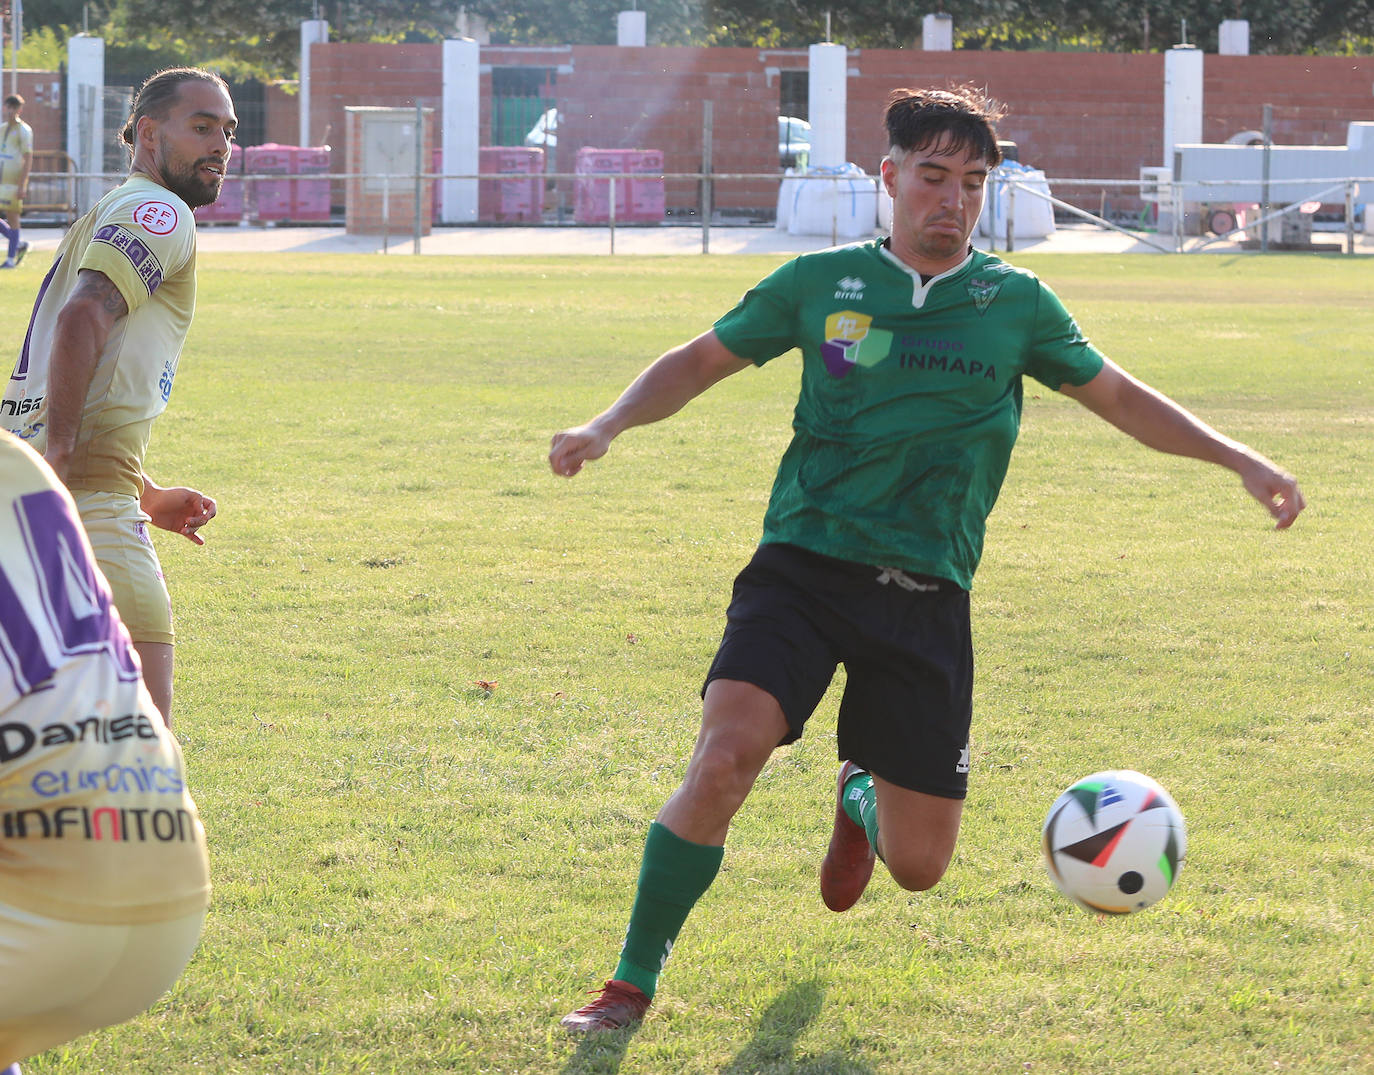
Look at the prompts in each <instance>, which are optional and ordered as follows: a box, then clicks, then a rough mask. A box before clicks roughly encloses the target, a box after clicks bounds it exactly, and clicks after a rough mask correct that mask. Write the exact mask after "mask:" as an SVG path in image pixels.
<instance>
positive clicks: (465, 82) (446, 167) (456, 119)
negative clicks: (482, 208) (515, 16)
mask: <svg viewBox="0 0 1374 1075" xmlns="http://www.w3.org/2000/svg"><path fill="white" fill-rule="evenodd" d="M443 56H444V97H443V100H444V129H443V133H442V134H441V135H440V140H439V144H440V145H441V146H442V147H443V151H442V156H441V162H442V165H443V174H444V175H476V174H477V172H478V167H479V163H480V154H479V153H478V147H479V144H480V142H479V137H480V136H479V131H478V125H479V123H480V119H481V115H482V110H481V98H480V92H481V64H482V47H481V46H480V45H479V44H478V43H477V42H476V41H474V40H472V39H471V38H463V39H461V40H449V41H445V42H444V53H443ZM442 183H443V187H442V192H443V196H442V202H443V205H442V208H441V210H440V221H441V223H444V224H472V223H475V222H476V220H477V180H476V179H445V180H442Z"/></svg>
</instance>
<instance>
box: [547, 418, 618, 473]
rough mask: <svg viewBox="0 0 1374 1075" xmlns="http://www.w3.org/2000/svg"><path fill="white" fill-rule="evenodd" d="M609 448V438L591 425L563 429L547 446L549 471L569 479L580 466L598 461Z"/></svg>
mask: <svg viewBox="0 0 1374 1075" xmlns="http://www.w3.org/2000/svg"><path fill="white" fill-rule="evenodd" d="M610 447H611V438H610V437H608V436H606V435H605V434H603V433H600V432H598V431H597V430H596V429H595V428H594V427H593V426H592V425H585V426H578V427H577V428H576V429H565V430H564V431H563V432H562V433H555V434H554V435H553V442H552V443H551V444H550V445H549V469H550V470H552V471H553V472H554V473H555V474H559V475H562V476H563V477H565V478H571V477H572V476H573V475H574V474H576V473H577V472H578V471H579V470H581V469H582V464H583V463H586V462H588V461H589V460H592V459H600V458H601V457H602V456H603V455H605V454H606V452H607V451H608V450H609V449H610Z"/></svg>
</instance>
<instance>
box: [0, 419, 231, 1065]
mask: <svg viewBox="0 0 1374 1075" xmlns="http://www.w3.org/2000/svg"><path fill="white" fill-rule="evenodd" d="M0 657H3V660H0V1065H10V1066H9V1067H8V1068H4V1069H3V1070H0V1075H17V1073H18V1071H19V1065H18V1061H20V1060H22V1059H23V1058H24V1057H27V1056H32V1055H34V1054H35V1053H40V1052H43V1051H45V1050H47V1049H51V1048H53V1047H54V1046H57V1045H61V1044H62V1043H64V1042H67V1041H70V1040H71V1039H73V1038H75V1037H77V1036H78V1035H81V1034H85V1033H86V1032H88V1031H91V1030H95V1029H97V1028H99V1027H102V1026H110V1025H111V1024H114V1023H120V1022H123V1021H124V1020H126V1019H130V1018H132V1017H133V1016H135V1015H137V1014H138V1013H139V1012H141V1011H143V1010H144V1009H146V1008H147V1007H148V1006H149V1005H151V1004H152V1003H153V1002H154V1001H156V1000H157V999H158V997H160V996H161V995H162V994H163V993H165V992H166V991H167V990H168V989H170V988H171V986H172V984H173V983H174V982H175V981H176V979H177V977H178V976H179V975H180V974H181V972H182V970H183V968H185V966H186V964H187V962H188V961H189V960H190V958H191V954H192V953H193V952H194V951H195V948H196V944H197V942H198V941H199V939H200V931H201V926H202V924H203V923H204V920H205V909H206V906H207V904H208V902H209V896H210V875H209V865H208V862H207V860H206V854H205V833H204V830H203V829H202V828H201V823H200V817H199V815H198V814H197V812H196V804H195V803H194V802H193V801H192V800H191V796H190V794H189V793H188V791H187V789H186V771H185V766H184V764H183V762H182V757H181V748H180V747H179V746H178V744H177V741H176V738H175V737H174V736H173V735H172V733H171V731H170V730H168V728H167V727H166V725H164V724H163V722H162V720H161V718H160V717H159V715H158V712H157V709H156V708H155V707H154V706H153V701H152V698H151V697H150V696H149V694H148V691H147V688H146V687H144V685H143V681H142V678H141V676H140V674H139V666H138V658H137V656H136V654H135V652H134V650H133V647H132V645H131V643H130V641H129V635H128V632H126V631H125V630H124V625H123V624H122V623H121V622H120V619H119V614H118V613H117V612H116V611H115V609H114V606H113V605H112V604H111V602H110V591H109V587H108V585H107V584H106V582H105V579H104V578H103V576H102V575H101V574H100V571H99V570H98V569H97V567H96V566H95V560H94V558H93V556H92V553H91V547H90V543H89V542H88V541H87V540H86V534H85V530H84V529H83V527H82V525H81V520H80V519H79V518H78V517H77V513H76V506H75V504H74V503H73V501H72V498H71V496H70V494H69V493H68V492H67V491H66V489H65V488H63V486H62V484H61V483H60V482H59V481H58V480H57V478H56V476H55V475H54V474H53V473H52V471H51V469H50V468H49V467H48V466H47V465H45V464H44V463H43V461H42V460H41V459H40V458H39V457H38V455H37V454H36V453H35V452H34V451H33V450H32V449H30V448H28V447H26V446H25V445H24V444H23V443H21V442H20V441H18V440H17V439H15V438H14V437H13V436H11V435H10V434H9V433H6V432H4V431H2V430H0Z"/></svg>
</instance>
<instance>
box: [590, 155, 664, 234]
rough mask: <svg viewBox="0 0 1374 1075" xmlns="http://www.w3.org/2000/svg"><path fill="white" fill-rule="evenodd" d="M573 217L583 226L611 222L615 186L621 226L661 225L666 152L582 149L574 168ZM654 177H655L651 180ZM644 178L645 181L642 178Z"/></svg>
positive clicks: (616, 209)
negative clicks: (612, 177)
mask: <svg viewBox="0 0 1374 1075" xmlns="http://www.w3.org/2000/svg"><path fill="white" fill-rule="evenodd" d="M574 171H575V172H576V173H577V176H578V178H577V179H576V181H575V182H574V186H573V218H574V219H575V220H576V221H577V222H578V223H579V224H606V223H609V222H610V200H611V185H610V183H609V181H608V180H606V179H605V178H604V177H605V176H608V175H615V176H619V177H621V178H618V179H617V180H616V184H615V219H616V221H617V223H625V224H649V223H658V222H661V221H662V220H663V217H664V195H663V179H662V172H663V151H662V150H658V149H593V148H590V147H588V148H585V149H581V150H578V153H577V162H576V165H575V167H574ZM650 175H652V176H654V178H652V179H651V178H648V177H649V176H650ZM639 176H643V177H644V178H638V177H639Z"/></svg>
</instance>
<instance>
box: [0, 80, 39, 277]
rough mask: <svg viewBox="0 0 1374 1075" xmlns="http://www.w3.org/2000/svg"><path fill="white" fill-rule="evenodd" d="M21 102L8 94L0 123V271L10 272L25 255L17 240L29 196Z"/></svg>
mask: <svg viewBox="0 0 1374 1075" xmlns="http://www.w3.org/2000/svg"><path fill="white" fill-rule="evenodd" d="M23 110H24V98H22V97H20V96H19V94H17V93H11V94H10V95H9V96H8V97H6V98H5V105H4V121H3V122H0V215H2V216H3V219H0V238H3V239H4V240H5V260H4V261H2V262H0V269H13V268H14V267H15V266H17V265H18V264H19V263H20V262H21V261H23V260H24V255H25V254H26V253H27V252H28V249H29V244H28V243H26V242H24V240H23V239H21V238H20V237H19V218H20V217H21V216H22V215H23V213H24V199H25V198H27V197H28V196H29V168H30V166H31V165H32V164H33V128H32V127H30V126H29V125H28V124H27V123H25V122H24V121H23V120H22V119H20V118H19V113H20V112H22V111H23Z"/></svg>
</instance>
